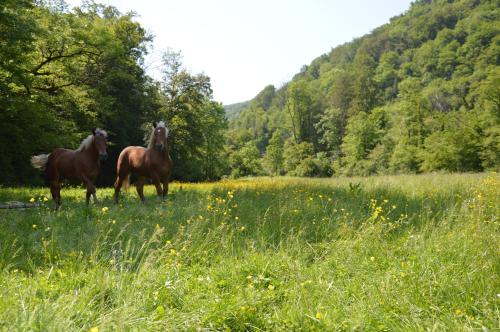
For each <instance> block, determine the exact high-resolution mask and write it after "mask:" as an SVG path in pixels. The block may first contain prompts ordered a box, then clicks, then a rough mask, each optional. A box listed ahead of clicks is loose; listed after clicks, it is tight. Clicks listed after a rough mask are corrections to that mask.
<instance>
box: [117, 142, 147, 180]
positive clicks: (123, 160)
mask: <svg viewBox="0 0 500 332" xmlns="http://www.w3.org/2000/svg"><path fill="white" fill-rule="evenodd" d="M145 167H146V149H145V148H143V147H142V146H127V147H126V148H125V149H123V150H122V152H121V153H120V156H119V157H118V162H117V165H116V168H117V169H116V171H117V173H118V174H120V173H122V172H130V171H141V170H142V169H143V168H145Z"/></svg>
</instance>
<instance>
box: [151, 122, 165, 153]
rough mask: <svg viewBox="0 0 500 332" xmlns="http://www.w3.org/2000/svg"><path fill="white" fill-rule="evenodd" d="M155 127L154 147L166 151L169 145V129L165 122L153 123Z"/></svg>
mask: <svg viewBox="0 0 500 332" xmlns="http://www.w3.org/2000/svg"><path fill="white" fill-rule="evenodd" d="M153 126H154V132H153V137H152V146H153V147H154V148H155V149H158V150H160V151H165V150H166V149H167V144H168V128H167V127H166V126H165V123H164V122H163V121H160V122H158V123H156V122H153Z"/></svg>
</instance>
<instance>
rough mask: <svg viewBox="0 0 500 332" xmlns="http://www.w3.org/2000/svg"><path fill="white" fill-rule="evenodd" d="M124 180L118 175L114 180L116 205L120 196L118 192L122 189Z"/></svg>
mask: <svg viewBox="0 0 500 332" xmlns="http://www.w3.org/2000/svg"><path fill="white" fill-rule="evenodd" d="M123 180H124V178H122V177H121V176H120V175H118V177H117V178H116V181H115V204H118V196H120V190H121V188H122V184H123Z"/></svg>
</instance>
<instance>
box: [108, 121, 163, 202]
mask: <svg viewBox="0 0 500 332" xmlns="http://www.w3.org/2000/svg"><path fill="white" fill-rule="evenodd" d="M153 126H154V128H153V131H152V132H151V135H150V138H149V143H148V147H147V148H143V147H142V146H128V147H126V148H125V149H123V151H122V152H121V153H120V156H119V157H118V163H117V165H116V173H117V178H116V181H115V202H116V203H118V196H119V194H120V189H121V187H122V185H123V183H124V182H125V183H126V184H128V181H129V177H130V174H131V173H133V174H134V175H136V176H137V181H136V189H137V194H138V195H139V197H140V198H141V201H142V202H143V203H144V193H143V188H144V181H145V179H146V178H150V179H151V180H152V181H153V184H154V185H155V187H156V193H157V194H158V196H159V197H160V198H165V196H167V194H168V182H169V181H170V175H171V173H172V159H171V158H170V154H169V146H168V128H167V127H166V126H165V123H164V122H163V121H160V122H159V123H156V122H153ZM161 184H163V189H162V188H161Z"/></svg>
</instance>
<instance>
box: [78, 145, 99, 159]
mask: <svg viewBox="0 0 500 332" xmlns="http://www.w3.org/2000/svg"><path fill="white" fill-rule="evenodd" d="M81 153H83V154H85V155H87V156H89V157H90V158H91V159H92V160H94V161H96V162H97V163H99V151H97V149H96V148H95V146H94V144H91V145H90V147H88V148H87V149H84V150H83V151H81Z"/></svg>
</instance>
